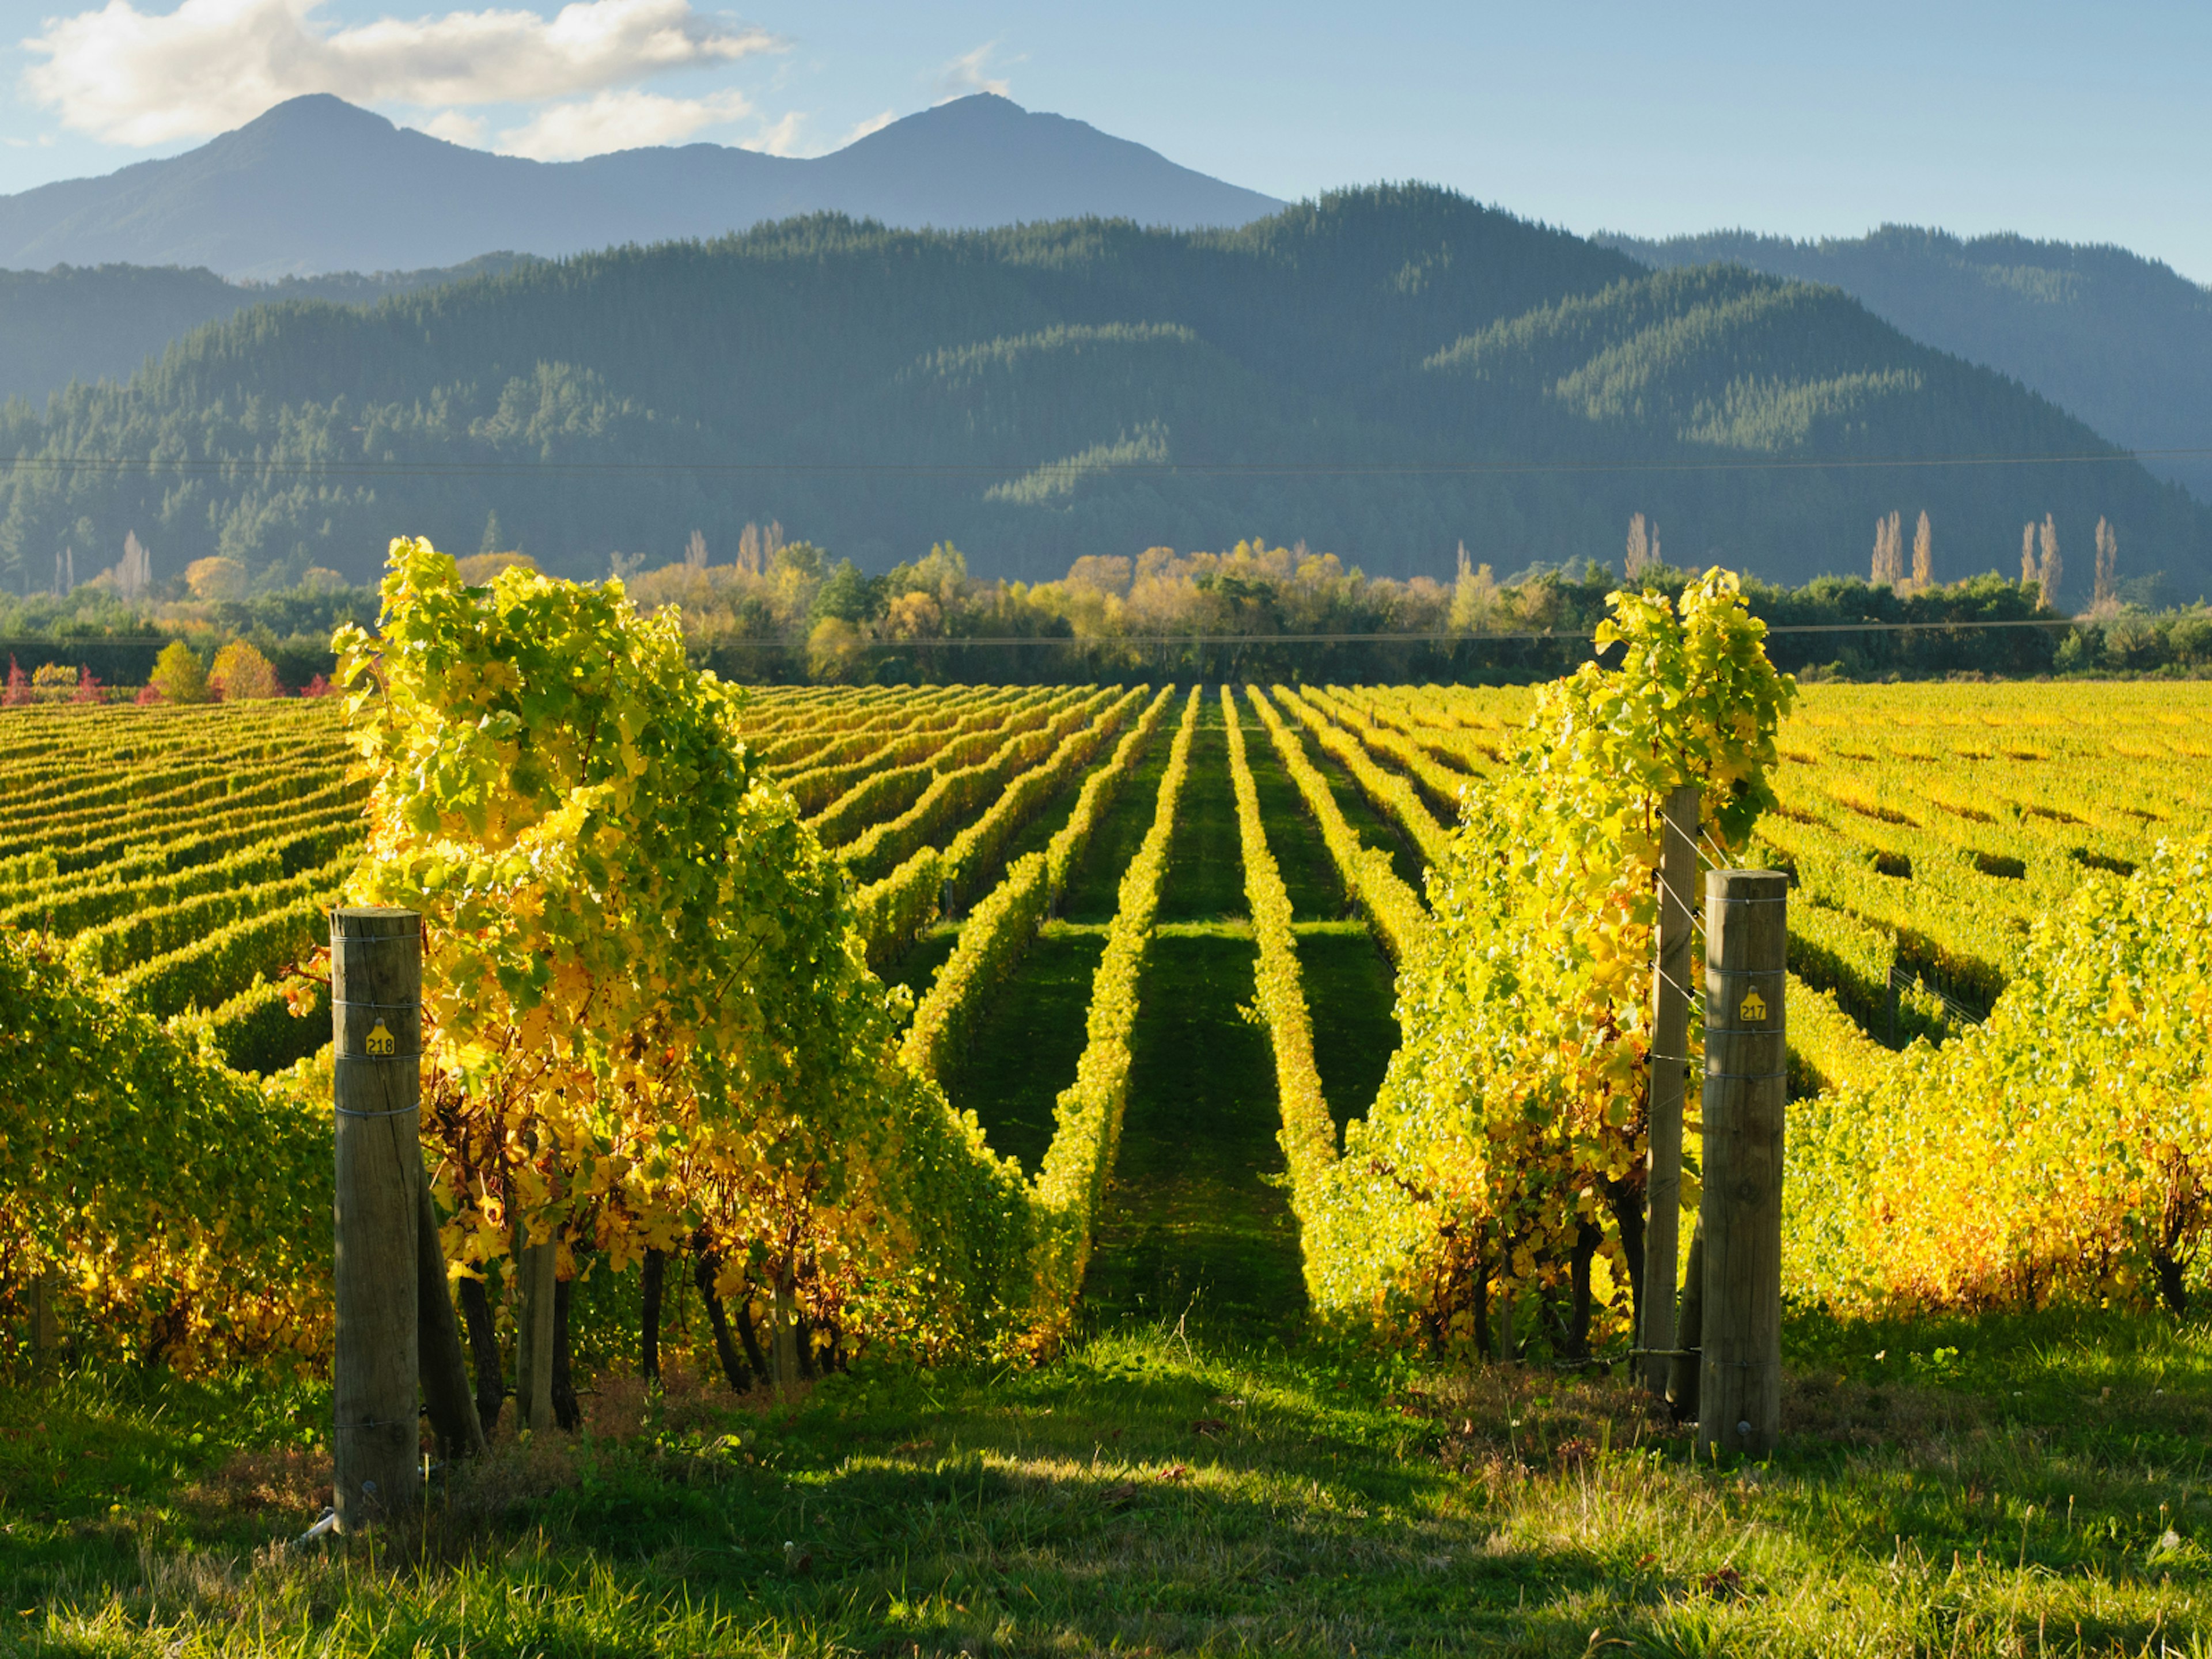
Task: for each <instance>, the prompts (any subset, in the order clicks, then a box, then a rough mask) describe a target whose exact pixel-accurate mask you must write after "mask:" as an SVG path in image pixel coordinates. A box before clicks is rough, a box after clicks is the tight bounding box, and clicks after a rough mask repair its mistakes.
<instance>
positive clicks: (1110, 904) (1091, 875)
mask: <svg viewBox="0 0 2212 1659" xmlns="http://www.w3.org/2000/svg"><path fill="white" fill-rule="evenodd" d="M1181 707H1182V693H1178V694H1177V698H1176V706H1175V708H1172V709H1170V712H1169V714H1168V717H1167V719H1165V720H1163V721H1162V722H1161V725H1160V728H1159V730H1158V732H1154V733H1153V735H1152V743H1151V744H1149V745H1148V746H1147V747H1146V750H1145V755H1144V758H1143V760H1142V761H1140V762H1139V763H1138V765H1137V767H1136V769H1134V770H1133V771H1132V772H1131V773H1130V775H1129V776H1128V777H1127V778H1126V779H1124V780H1123V781H1122V784H1121V789H1120V791H1119V792H1118V793H1116V794H1115V797H1114V805H1113V806H1112V807H1111V809H1109V811H1108V812H1107V814H1106V816H1105V817H1104V818H1103V820H1101V821H1100V823H1099V824H1098V826H1097V829H1093V830H1092V831H1091V846H1090V848H1089V849H1088V850H1087V851H1086V852H1085V854H1084V855H1083V862H1082V864H1081V865H1080V866H1079V867H1078V868H1077V869H1076V870H1075V871H1074V872H1073V873H1072V874H1071V875H1070V876H1069V877H1068V878H1067V887H1066V891H1064V892H1063V893H1062V894H1061V895H1060V915H1061V916H1062V917H1064V918H1065V919H1066V920H1067V921H1081V922H1105V921H1113V920H1114V913H1115V910H1117V909H1118V908H1121V872H1123V871H1125V870H1127V868H1128V867H1129V860H1131V859H1133V858H1134V857H1136V856H1137V848H1139V847H1141V846H1142V845H1144V841H1145V836H1146V832H1147V831H1148V830H1150V829H1152V815H1153V814H1154V813H1155V812H1157V811H1158V810H1159V803H1160V778H1161V775H1163V774H1164V773H1165V772H1166V770H1167V769H1168V753H1169V751H1170V750H1171V749H1173V748H1174V746H1175V726H1176V721H1177V720H1180V719H1182V714H1181Z"/></svg>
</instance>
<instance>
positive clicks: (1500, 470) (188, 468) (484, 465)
mask: <svg viewBox="0 0 2212 1659" xmlns="http://www.w3.org/2000/svg"><path fill="white" fill-rule="evenodd" d="M2207 456H2212V447H2202V448H2185V449H2113V450H2102V451H2097V452H2093V453H2075V454H2065V455H1926V456H1908V455H1893V456H1863V457H1856V458H1833V459H1771V460H1713V461H1514V460H1506V461H1460V462H1435V463H1425V462H1376V463H1372V464H1368V463H1358V462H1328V461H1253V462H1241V461H1240V462H1215V461H1191V462H1174V461H1087V460H1072V459H1071V460H1060V461H1042V462H1039V461H1005V462H988V463H986V462H980V461H979V462H921V461H494V460H482V461H477V460H471V461H432V460H410V461H401V460H384V461H377V460H342V459H330V460H314V461H262V460H253V459H244V458H232V459H197V460H196V459H162V460H160V461H155V460H154V459H150V458H148V457H142V456H126V455H9V456H5V457H0V467H4V468H6V469H7V470H9V471H21V472H61V471H87V472H135V471H145V472H147V473H149V475H162V474H180V473H203V472H224V473H229V472H234V473H237V474H239V475H240V476H241V477H248V476H250V477H270V476H277V477H344V478H394V477H399V478H412V477H422V478H437V477H478V476H482V477H499V476H505V475H515V476H522V477H548V476H550V477H600V476H605V475H620V474H635V475H640V476H669V475H678V474H682V475H697V474H706V475H719V476H729V477H757V476H762V475H774V474H781V473H803V474H811V475H823V476H830V477H843V476H851V475H856V474H873V475H878V476H882V477H915V478H923V477H953V478H957V477H994V478H1004V477H1010V476H1011V477H1033V476H1035V475H1036V474H1039V473H1046V474H1051V475H1054V476H1067V475H1073V476H1077V477H1089V476H1091V475H1095V474H1112V475H1114V476H1115V477H1139V478H1146V477H1155V478H1157V477H1176V476H1178V475H1182V476H1188V477H1212V478H1273V477H1340V478H1415V477H1512V476H1518V475H1523V474H1562V473H1564V474H1600V473H1667V472H1699V473H1703V472H1808V471H1869V470H1879V469H1883V468H1904V469H1908V470H1914V471H1920V470H1926V469H1930V468H1940V467H1993V466H2003V467H2012V466H2075V465H2109V464H2111V463H2112V462H2130V463H2133V462H2140V461H2146V460H2179V459H2201V458H2203V457H2207Z"/></svg>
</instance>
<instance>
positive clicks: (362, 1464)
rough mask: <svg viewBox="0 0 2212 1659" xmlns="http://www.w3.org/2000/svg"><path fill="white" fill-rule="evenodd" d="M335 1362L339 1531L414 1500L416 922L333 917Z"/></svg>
mask: <svg viewBox="0 0 2212 1659" xmlns="http://www.w3.org/2000/svg"><path fill="white" fill-rule="evenodd" d="M331 1042H332V1049H331V1053H332V1054H333V1056H334V1068H333V1069H334V1071H335V1073H336V1079H337V1081H336V1095H337V1099H336V1106H337V1206H336V1221H337V1251H336V1257H337V1261H336V1272H335V1273H334V1278H335V1280H336V1284H335V1298H334V1299H335V1301H336V1304H337V1364H336V1366H335V1374H334V1376H333V1379H332V1381H333V1388H332V1396H333V1397H332V1402H331V1406H332V1417H333V1422H332V1425H331V1428H332V1432H331V1464H332V1487H333V1494H332V1495H333V1501H334V1502H335V1504H336V1506H337V1519H338V1529H339V1530H340V1531H341V1532H357V1531H360V1530H362V1529H363V1528H367V1527H369V1526H372V1525H374V1523H375V1522H377V1521H379V1520H380V1519H382V1518H385V1517H387V1516H397V1515H399V1514H401V1513H404V1511H406V1510H410V1509H411V1508H412V1507H413V1506H414V1505H415V1504H417V1503H418V1502H419V1501H420V1500H421V1497H422V1492H421V1486H422V1474H421V1463H420V1460H419V1458H418V1456H417V1450H416V1449H417V1446H418V1444H419V1443H420V1431H419V1429H418V1426H417V1413H416V1400H415V1388H416V1376H417V1375H418V1372H419V1370H420V1367H419V1364H418V1363H417V1356H418V1349H417V1339H416V1310H417V1300H418V1298H417V1294H416V1272H417V1267H418V1256H419V1238H420V1232H419V1228H420V1225H421V1205H422V1146H421V1142H420V1141H419V1139H417V1118H418V1115H419V1114H420V1112H421V1109H422V1071H421V1068H420V1065H419V1060H420V1055H421V1053H422V920H421V918H420V917H418V916H417V915H416V914H415V912H413V911H412V910H387V909H374V908H345V909H340V910H335V911H332V912H331Z"/></svg>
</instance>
